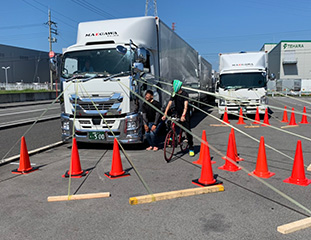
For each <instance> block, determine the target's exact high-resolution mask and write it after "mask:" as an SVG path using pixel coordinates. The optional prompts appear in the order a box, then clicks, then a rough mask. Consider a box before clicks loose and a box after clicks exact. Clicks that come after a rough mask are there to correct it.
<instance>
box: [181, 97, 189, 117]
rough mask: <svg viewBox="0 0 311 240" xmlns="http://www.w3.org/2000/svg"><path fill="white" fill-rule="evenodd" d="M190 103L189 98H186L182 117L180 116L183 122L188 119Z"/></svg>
mask: <svg viewBox="0 0 311 240" xmlns="http://www.w3.org/2000/svg"><path fill="white" fill-rule="evenodd" d="M188 104H189V102H188V100H185V101H184V111H183V113H182V115H181V118H180V121H182V122H184V121H186V113H187V110H188Z"/></svg>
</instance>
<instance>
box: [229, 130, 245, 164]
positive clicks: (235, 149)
mask: <svg viewBox="0 0 311 240" xmlns="http://www.w3.org/2000/svg"><path fill="white" fill-rule="evenodd" d="M231 134H232V139H233V146H234V155H235V161H237V162H239V161H244V158H240V157H239V154H238V149H237V147H236V141H235V134H234V128H231Z"/></svg>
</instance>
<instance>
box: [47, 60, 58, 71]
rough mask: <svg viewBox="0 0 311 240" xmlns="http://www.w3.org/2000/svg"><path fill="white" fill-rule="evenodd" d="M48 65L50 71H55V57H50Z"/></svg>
mask: <svg viewBox="0 0 311 240" xmlns="http://www.w3.org/2000/svg"><path fill="white" fill-rule="evenodd" d="M49 65H50V70H51V71H52V72H56V71H57V60H56V58H55V57H53V58H50V61H49Z"/></svg>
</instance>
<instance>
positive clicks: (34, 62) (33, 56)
mask: <svg viewBox="0 0 311 240" xmlns="http://www.w3.org/2000/svg"><path fill="white" fill-rule="evenodd" d="M0 71H1V73H0V83H1V86H3V84H5V83H6V81H7V82H8V83H9V84H13V83H14V84H15V83H17V82H18V83H31V84H33V83H48V82H49V81H50V80H49V78H50V73H49V54H48V52H43V51H37V50H31V49H25V48H19V47H13V46H7V45H2V44H0Z"/></svg>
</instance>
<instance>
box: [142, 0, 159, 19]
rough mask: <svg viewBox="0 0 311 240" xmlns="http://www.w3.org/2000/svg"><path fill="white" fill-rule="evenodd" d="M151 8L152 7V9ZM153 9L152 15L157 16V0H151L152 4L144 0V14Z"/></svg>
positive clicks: (146, 14)
mask: <svg viewBox="0 0 311 240" xmlns="http://www.w3.org/2000/svg"><path fill="white" fill-rule="evenodd" d="M152 8H153V9H152ZM152 10H153V16H155V17H157V16H158V9H157V0H153V6H152V5H151V4H149V0H146V8H145V16H148V12H149V11H150V12H152Z"/></svg>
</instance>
